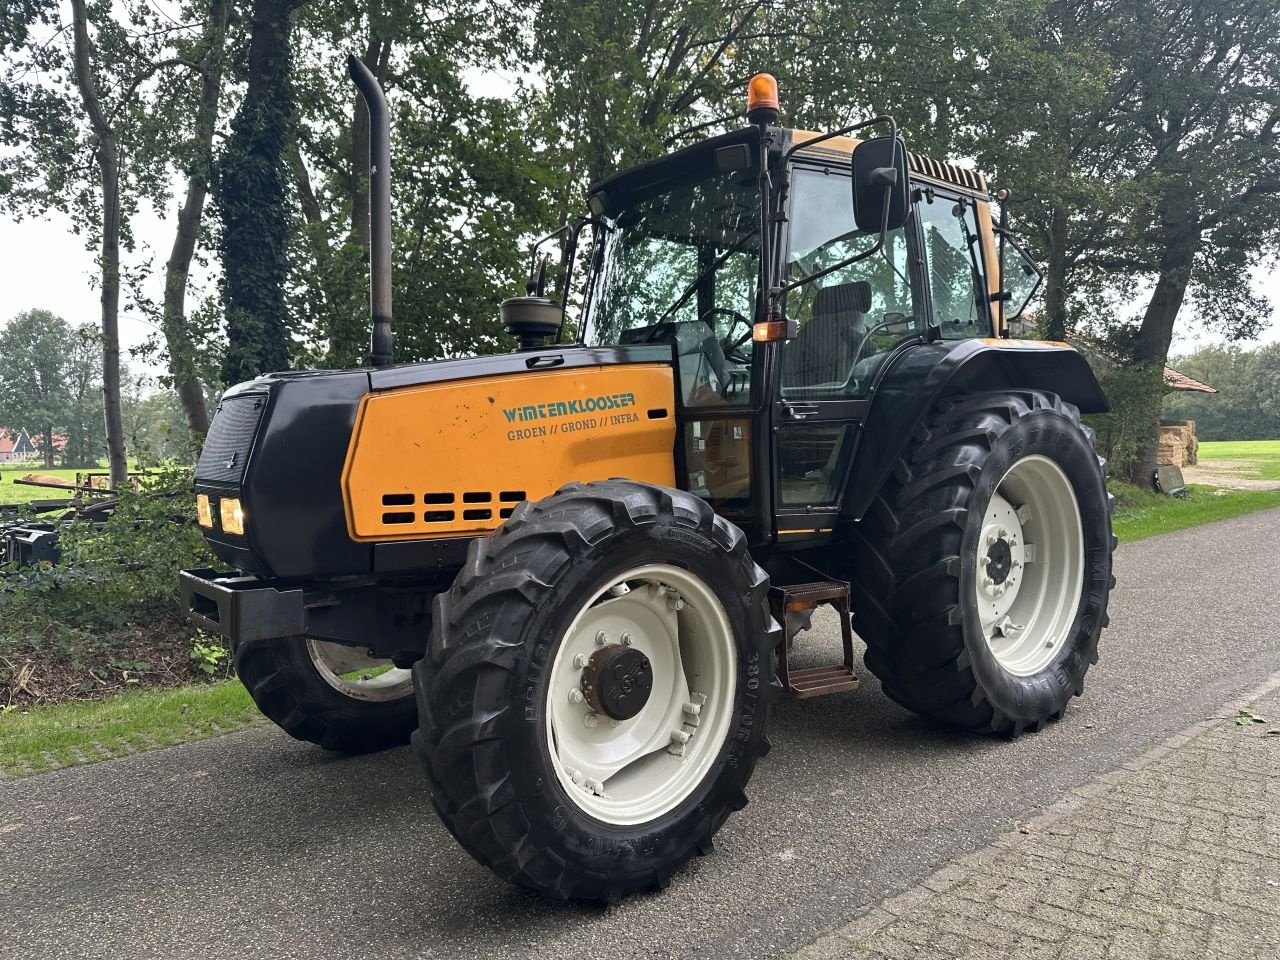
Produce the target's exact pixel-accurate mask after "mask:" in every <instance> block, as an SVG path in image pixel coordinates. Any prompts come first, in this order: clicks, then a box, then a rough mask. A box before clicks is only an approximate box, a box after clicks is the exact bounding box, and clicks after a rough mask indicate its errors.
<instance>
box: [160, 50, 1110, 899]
mask: <svg viewBox="0 0 1280 960" xmlns="http://www.w3.org/2000/svg"><path fill="white" fill-rule="evenodd" d="M350 69H351V73H352V77H353V79H354V81H355V83H356V85H357V87H358V89H359V90H360V92H361V94H362V96H363V97H364V98H365V100H366V102H367V103H368V106H369V108H370V116H371V127H372V133H373V135H372V143H371V150H370V153H371V159H370V177H371V190H370V194H371V200H370V206H371V222H372V224H373V230H372V244H371V250H370V261H371V267H370V269H371V283H370V290H371V305H372V315H373V326H372V334H371V345H370V347H371V349H370V354H371V363H370V365H369V366H367V367H364V368H361V369H355V370H342V371H327V370H313V371H291V372H283V373H275V374H270V375H266V376H261V377H259V378H257V379H255V380H253V381H250V382H247V383H242V384H239V385H238V386H235V387H232V388H230V389H228V390H227V392H226V393H225V394H224V395H223V397H222V399H221V402H220V404H219V406H218V409H217V413H216V416H215V417H214V419H213V422H212V426H211V428H210V430H209V433H208V436H207V438H206V442H205V445H204V448H203V452H202V454H201V456H200V459H199V463H198V466H197V468H196V471H195V485H194V493H195V496H196V508H197V516H198V522H199V524H200V525H201V527H202V530H203V533H204V536H205V537H206V538H207V540H208V543H209V546H210V547H211V549H212V552H213V553H214V554H215V555H216V556H217V557H218V558H219V560H220V561H221V562H222V563H224V564H225V565H226V568H227V569H224V570H213V569H201V570H187V571H183V572H182V574H181V580H182V595H183V602H184V605H185V608H186V611H187V612H188V613H189V614H190V616H191V617H192V618H193V619H194V620H195V621H196V622H198V623H200V624H202V625H203V626H204V627H205V628H206V629H208V630H211V631H215V632H220V633H221V634H222V635H223V636H225V637H226V638H227V639H228V641H229V644H230V646H231V647H232V649H233V651H234V662H235V669H236V672H237V674H238V676H239V678H240V679H241V681H243V683H244V684H245V686H246V687H247V688H248V690H249V692H250V694H251V695H252V697H253V699H254V701H255V702H256V704H257V706H258V707H259V708H260V709H261V711H262V712H263V713H264V714H265V715H266V716H267V717H269V718H270V719H271V720H273V721H274V722H275V723H276V724H278V725H279V726H280V727H282V728H283V729H284V730H285V731H286V732H287V733H289V734H291V735H292V736H293V737H295V738H298V739H300V740H304V741H310V742H312V743H315V744H319V745H320V746H322V747H325V748H328V749H330V750H335V751H346V752H352V753H354V752H363V751H371V750H377V749H380V748H385V747H391V746H395V745H398V744H404V743H408V742H412V744H413V748H414V750H415V751H416V754H417V756H418V757H419V758H420V760H421V765H422V768H423V770H424V771H425V774H426V779H427V781H428V783H429V785H430V790H431V795H432V799H433V803H434V806H435V808H436V810H437V812H438V814H439V816H440V818H441V819H442V820H443V821H444V824H445V826H446V827H447V828H448V830H449V832H450V833H451V834H452V835H453V836H454V837H455V838H456V839H457V841H458V842H459V843H460V844H461V845H462V846H463V847H464V848H465V849H466V850H467V852H468V853H470V854H471V855H472V856H473V857H475V858H476V859H477V860H478V861H479V862H480V863H482V864H485V865H487V866H488V867H490V868H491V869H492V870H493V871H495V872H496V873H497V874H499V875H500V876H501V877H503V878H505V879H507V880H509V881H511V882H514V883H516V884H519V885H522V886H524V887H526V888H529V889H532V890H534V891H537V892H539V893H541V894H544V895H546V896H548V897H551V898H556V899H562V900H585V901H604V902H610V901H614V900H616V899H617V898H619V897H622V896H625V895H628V894H630V893H633V892H636V891H641V890H648V889H655V888H662V887H663V886H665V885H666V884H667V882H668V880H669V878H670V877H671V875H672V873H673V872H674V871H676V870H678V869H679V868H680V867H681V866H682V865H684V864H685V863H686V862H687V861H688V860H689V859H690V858H691V857H693V856H694V855H701V854H707V853H709V852H710V851H711V849H712V839H713V836H714V835H715V833H716V832H717V831H718V830H719V829H720V827H721V826H722V825H723V824H724V822H725V820H726V818H727V817H728V816H729V815H730V814H731V813H733V812H734V811H736V810H738V809H740V808H741V807H742V806H743V805H744V804H745V803H746V802H747V797H746V788H747V784H748V781H749V779H750V777H751V774H752V770H753V768H754V767H755V765H756V763H757V761H759V760H760V759H761V758H762V757H764V756H765V754H766V753H767V752H768V750H769V739H768V721H769V712H770V706H771V704H773V703H774V702H775V701H776V700H777V699H778V698H779V697H781V696H784V695H787V694H790V695H792V696H797V697H817V696H823V695H835V696H840V695H842V694H843V695H847V694H848V693H849V691H851V690H853V689H854V688H855V687H856V686H857V684H858V682H859V677H858V676H857V670H856V665H855V654H856V645H855V634H856V636H857V637H858V638H860V639H861V641H862V643H863V644H865V654H864V656H863V662H864V663H865V666H866V669H867V670H868V671H869V672H870V673H871V674H873V675H874V676H875V677H876V678H877V679H878V680H879V681H880V684H881V685H882V687H883V690H884V692H885V693H886V694H887V695H888V696H889V697H890V698H892V699H893V700H894V701H896V702H897V703H899V704H901V705H902V706H903V707H905V708H907V709H908V710H911V711H914V712H915V713H917V714H920V715H923V716H925V717H928V718H933V719H934V720H936V721H940V722H943V723H946V724H951V725H954V726H957V727H960V728H963V729H965V730H969V731H976V732H982V733H988V734H993V735H997V736H1007V737H1014V736H1017V735H1018V734H1020V733H1022V732H1023V731H1038V730H1040V729H1041V728H1042V727H1043V726H1044V725H1045V724H1046V723H1047V722H1049V721H1053V720H1057V719H1059V718H1060V717H1062V715H1063V712H1064V711H1065V710H1066V708H1067V705H1068V703H1069V702H1070V701H1071V699H1072V697H1074V696H1079V695H1080V694H1081V693H1082V691H1083V689H1084V679H1085V674H1086V672H1087V671H1088V669H1089V667H1090V665H1091V664H1092V663H1094V662H1096V660H1097V650H1098V639H1099V634H1100V632H1101V630H1102V628H1103V627H1104V626H1106V624H1107V602H1108V597H1109V594H1110V591H1111V588H1112V586H1113V584H1114V580H1113V578H1112V572H1111V570H1112V551H1113V549H1114V544H1115V540H1114V537H1113V536H1112V532H1111V511H1112V506H1113V503H1114V500H1113V498H1112V497H1111V496H1110V495H1109V494H1108V492H1107V488H1106V480H1105V476H1106V469H1105V467H1106V465H1105V463H1104V461H1103V460H1102V459H1101V458H1100V457H1098V455H1097V454H1096V453H1095V450H1094V445H1093V435H1092V432H1091V431H1090V429H1089V428H1088V427H1087V426H1085V425H1084V424H1083V423H1082V422H1081V414H1082V413H1096V412H1104V411H1106V410H1107V409H1108V407H1107V400H1106V398H1105V396H1104V395H1103V392H1102V390H1101V389H1100V387H1099V385H1098V382H1097V380H1096V378H1095V377H1094V375H1093V373H1092V372H1091V370H1090V368H1089V365H1088V364H1087V362H1086V361H1085V359H1084V358H1083V357H1082V356H1081V355H1080V354H1079V353H1078V352H1076V351H1075V350H1074V349H1072V348H1071V347H1070V346H1069V345H1067V344H1064V343H1054V342H1042V341H1033V340H1024V339H1011V338H1010V335H1009V330H1010V323H1011V321H1012V320H1013V319H1014V318H1015V317H1016V316H1017V315H1018V314H1019V313H1020V312H1021V311H1022V309H1023V308H1024V307H1025V305H1026V303H1027V301H1028V300H1029V299H1030V297H1031V296H1032V294H1033V293H1034V288H1035V286H1036V285H1037V284H1038V282H1039V278H1040V275H1039V271H1038V270H1037V268H1036V267H1035V266H1034V265H1033V264H1032V262H1031V260H1030V259H1029V258H1028V257H1027V255H1026V254H1025V253H1024V251H1023V249H1022V247H1020V246H1019V244H1018V243H1017V242H1016V240H1015V239H1014V237H1013V236H1012V235H1011V234H1010V230H1009V226H1008V216H1007V210H1008V207H1009V202H1008V201H1009V197H1008V194H1007V193H1005V192H1003V191H1001V192H999V193H997V194H995V195H992V194H991V193H990V192H989V190H988V186H987V183H986V181H985V180H984V178H983V177H982V176H980V175H979V174H977V173H975V172H972V171H970V170H968V169H965V168H962V167H960V166H956V165H953V164H950V163H945V162H939V161H934V160H929V159H926V158H925V157H922V156H918V155H916V154H915V153H912V152H909V151H908V150H907V149H906V145H905V144H904V141H903V139H902V138H901V137H900V136H899V134H898V130H897V126H896V124H895V123H894V121H893V120H892V118H890V117H887V116H879V117H875V118H873V119H871V120H867V121H866V122H863V123H858V124H856V125H852V126H849V127H847V128H845V129H841V130H836V131H832V132H829V133H822V134H815V133H810V132H804V131H801V130H796V129H790V128H785V127H782V126H780V125H779V116H780V112H779V103H778V90H777V84H776V81H774V79H773V78H772V77H771V76H769V75H768V74H758V75H756V76H755V77H753V78H752V79H751V81H750V82H749V85H748V90H747V93H748V108H747V111H746V119H747V122H746V124H745V125H744V126H743V128H742V129H737V130H734V131H732V132H729V133H725V134H722V135H717V136H712V137H709V138H707V139H704V140H702V141H700V142H697V143H694V144H693V145H691V146H686V147H683V148H681V149H678V150H675V151H674V152H672V153H670V154H669V155H666V156H662V157H659V158H658V159H655V160H652V161H650V162H646V163H643V164H641V165H639V166H636V167H634V168H631V169H627V170H624V171H622V172H620V173H617V174H615V175H612V176H610V177H608V178H607V179H605V180H603V181H601V182H598V183H596V184H594V185H593V186H592V187H591V188H590V189H589V192H588V196H587V198H586V209H585V210H584V212H583V215H582V216H581V218H580V219H578V220H577V221H576V222H573V223H571V224H569V225H568V226H567V227H564V228H562V229H561V230H559V231H557V232H556V233H554V234H552V235H551V236H550V237H548V238H545V240H544V241H542V242H540V245H537V246H535V247H534V252H533V254H532V255H531V258H530V271H529V280H528V283H527V285H526V289H525V290H524V294H525V295H523V296H516V297H511V298H509V299H507V300H505V301H503V302H502V303H501V304H500V305H499V310H500V313H501V317H502V320H503V322H504V324H505V327H506V330H507V331H508V332H509V333H510V334H511V335H512V337H513V338H514V341H515V342H516V343H517V344H518V346H517V348H516V349H514V350H513V351H512V352H510V353H506V354H502V355H495V356H476V357H466V358H456V359H448V360H439V361H432V362H422V363H404V364H396V363H394V360H393V339H392V322H391V276H390V262H391V248H390V244H391V239H390V238H391V203H390V187H389V184H390V181H389V176H390V126H389V121H388V112H387V107H386V102H385V100H384V98H383V95H382V92H381V90H380V88H379V86H378V83H377V81H376V79H375V78H374V77H373V75H372V74H371V73H369V71H368V70H366V69H365V68H364V66H363V64H361V63H360V62H359V61H358V60H354V59H353V60H352V61H350ZM872 133H874V134H876V135H875V136H869V134H872ZM993 200H996V201H998V202H1000V207H999V210H1000V213H999V215H998V217H993V212H992V201H993ZM553 241H554V243H553ZM548 244H551V246H550V248H549V249H552V250H554V249H555V247H558V248H559V261H558V262H557V265H556V266H555V268H554V269H552V270H551V271H550V273H551V275H552V278H553V279H555V280H556V282H555V284H554V285H553V286H554V289H552V290H550V291H549V290H548V286H549V283H548V279H547V277H548V260H549V259H550V256H551V255H550V254H543V253H541V252H540V251H541V250H542V248H543V247H547V246H548ZM579 260H581V262H579ZM549 293H551V294H555V295H554V296H551V295H549ZM571 303H572V304H574V305H575V306H574V319H573V322H572V323H567V322H566V313H567V308H568V306H569V305H570V304H571ZM570 329H572V330H573V333H572V334H570V333H569V330H570ZM822 606H825V607H829V608H831V609H832V610H834V611H835V617H836V620H837V621H838V624H839V631H840V634H841V643H842V646H843V656H842V658H841V659H840V660H839V662H835V663H831V664H830V665H828V666H818V667H813V666H808V667H804V668H799V667H796V666H794V665H793V661H794V660H795V657H794V653H795V650H794V647H795V645H796V644H799V643H802V642H804V637H803V634H804V632H805V629H806V627H807V626H808V625H809V623H810V620H809V618H810V617H811V616H812V615H813V613H814V611H815V609H816V608H818V607H822ZM824 616H831V614H830V613H825V614H824Z"/></svg>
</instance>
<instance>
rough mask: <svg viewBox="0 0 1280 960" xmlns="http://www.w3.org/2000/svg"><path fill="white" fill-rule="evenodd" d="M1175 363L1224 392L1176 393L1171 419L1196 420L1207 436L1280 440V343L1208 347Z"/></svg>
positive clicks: (1168, 405)
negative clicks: (1258, 346) (1255, 348)
mask: <svg viewBox="0 0 1280 960" xmlns="http://www.w3.org/2000/svg"><path fill="white" fill-rule="evenodd" d="M1170 364H1171V365H1172V366H1173V367H1174V368H1175V369H1177V370H1178V372H1179V373H1185V374H1186V375H1187V376H1189V377H1194V378H1195V379H1196V380H1199V381H1200V382H1201V383H1207V384H1209V385H1210V386H1211V387H1214V388H1215V389H1217V391H1218V392H1217V393H1216V394H1208V393H1190V392H1176V393H1170V394H1169V395H1168V396H1167V397H1166V398H1165V401H1164V417H1165V418H1166V419H1171V420H1194V421H1195V422H1196V436H1197V437H1199V439H1201V440H1275V439H1280V344H1275V343H1273V344H1269V345H1267V346H1265V347H1262V348H1260V349H1258V350H1245V349H1242V348H1241V347H1240V346H1238V345H1235V344H1233V345H1230V346H1226V347H1205V348H1203V349H1201V350H1197V351H1196V352H1195V353H1192V354H1189V355H1186V356H1180V357H1173V358H1172V359H1171V360H1170Z"/></svg>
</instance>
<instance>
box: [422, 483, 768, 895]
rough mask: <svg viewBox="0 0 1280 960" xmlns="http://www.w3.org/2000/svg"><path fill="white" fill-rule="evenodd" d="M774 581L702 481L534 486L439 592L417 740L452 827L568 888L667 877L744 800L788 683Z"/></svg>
mask: <svg viewBox="0 0 1280 960" xmlns="http://www.w3.org/2000/svg"><path fill="white" fill-rule="evenodd" d="M768 590H769V581H768V578H767V576H766V575H765V573H764V571H762V570H761V569H760V568H759V567H758V566H756V564H755V563H754V562H752V560H751V557H750V556H749V555H748V553H747V549H746V543H745V540H744V538H743V535H742V533H741V531H740V530H738V529H737V527H735V526H733V525H732V524H730V523H728V522H727V521H726V520H724V519H723V518H721V517H719V516H717V515H716V514H715V513H714V512H713V511H712V509H711V508H710V507H709V506H708V505H707V504H706V503H705V502H703V501H702V500H700V499H698V498H697V497H695V496H693V495H691V494H689V493H685V492H682V491H679V490H672V489H668V488H665V487H655V486H650V485H646V484H641V483H634V482H631V481H624V480H610V481H605V482H601V483H590V484H571V485H569V486H566V487H564V488H562V489H561V490H560V491H558V492H557V493H555V494H554V495H552V496H550V497H548V498H546V499H544V500H541V501H539V502H537V503H524V504H521V505H520V506H519V507H517V508H516V510H515V512H514V514H513V515H512V516H511V518H510V519H509V520H508V521H507V522H506V523H505V524H504V525H503V526H502V527H501V528H500V529H499V530H498V531H496V532H495V533H494V534H493V535H492V536H490V537H488V538H484V539H480V540H477V541H475V542H474V543H473V544H472V546H471V549H470V553H469V554H468V558H467V563H466V566H465V567H464V568H463V570H462V571H461V572H460V573H459V574H458V577H457V579H456V580H455V581H454V584H453V587H452V589H451V590H449V591H448V592H447V593H445V594H441V595H440V596H438V597H437V598H436V602H435V608H434V611H433V613H434V616H433V627H432V635H431V642H430V644H429V647H428V656H427V658H426V659H424V660H422V661H420V662H419V663H417V664H416V665H415V666H414V668H413V670H414V677H415V681H416V687H417V692H418V702H419V713H420V727H419V729H418V732H417V733H415V734H414V738H413V742H414V746H415V748H416V749H417V751H418V754H419V756H420V758H421V760H422V763H423V766H424V768H425V770H426V773H427V777H428V780H429V781H430V784H431V792H432V799H433V801H434V803H435V805H436V808H437V810H438V811H439V813H440V816H441V818H442V819H443V820H444V823H445V825H446V826H447V827H448V828H449V830H450V832H452V833H453V835H454V836H455V837H456V838H457V839H458V841H459V842H460V843H461V844H462V845H463V847H465V848H466V850H467V851H468V852H469V853H470V854H471V855H472V856H473V857H475V858H476V859H477V860H478V861H479V862H480V863H482V864H484V865H486V866H488V867H490V868H491V869H493V870H494V871H495V872H496V873H497V874H498V875H499V876H501V877H503V878H505V879H507V880H509V881H511V882H514V883H516V884H519V885H521V886H524V887H527V888H530V889H533V890H536V891H538V892H539V893H542V894H544V895H547V896H550V897H554V898H557V899H575V900H592V901H613V900H616V899H618V898H619V897H621V896H624V895H626V894H629V893H632V892H635V891H639V890H645V889H653V888H660V887H663V886H665V885H666V883H667V880H668V878H669V877H670V875H671V873H672V871H674V870H675V869H677V868H678V867H679V866H681V865H682V864H683V863H685V862H686V861H687V860H688V859H689V858H690V857H691V856H692V855H693V854H694V853H706V852H708V851H709V850H710V849H711V838H712V835H713V834H715V832H716V831H717V830H718V829H719V828H720V826H721V825H722V824H723V823H724V821H725V819H726V818H727V817H728V816H729V814H730V813H731V812H733V811H734V810H738V809H740V808H741V807H742V806H743V805H744V804H745V803H746V794H745V793H744V788H745V787H746V784H747V780H748V779H749V777H750V776H751V771H752V769H753V768H754V766H755V763H756V760H757V759H758V758H760V757H762V756H764V754H765V753H766V751H767V749H768V745H769V744H768V740H767V738H766V735H765V727H766V723H767V718H768V710H769V703H770V701H771V700H772V699H773V698H774V696H775V694H776V692H777V691H778V689H779V688H778V687H777V682H776V680H775V679H774V676H773V669H772V663H773V660H772V652H773V648H774V646H775V645H776V643H777V641H778V639H779V637H778V634H779V631H778V627H777V625H776V624H775V623H774V621H773V619H772V617H771V616H770V613H769V607H768Z"/></svg>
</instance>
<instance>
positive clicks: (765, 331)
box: [751, 320, 799, 343]
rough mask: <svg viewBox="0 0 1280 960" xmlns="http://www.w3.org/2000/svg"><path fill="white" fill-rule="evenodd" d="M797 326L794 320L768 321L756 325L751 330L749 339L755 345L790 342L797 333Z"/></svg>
mask: <svg viewBox="0 0 1280 960" xmlns="http://www.w3.org/2000/svg"><path fill="white" fill-rule="evenodd" d="M798 327H799V324H797V323H796V322H795V321H794V320H768V321H766V322H764V323H757V324H756V325H755V326H753V327H752V328H751V339H752V340H754V341H755V342H756V343H769V342H770V341H772V340H792V339H794V338H795V335H796V334H797V333H798V332H799V330H798Z"/></svg>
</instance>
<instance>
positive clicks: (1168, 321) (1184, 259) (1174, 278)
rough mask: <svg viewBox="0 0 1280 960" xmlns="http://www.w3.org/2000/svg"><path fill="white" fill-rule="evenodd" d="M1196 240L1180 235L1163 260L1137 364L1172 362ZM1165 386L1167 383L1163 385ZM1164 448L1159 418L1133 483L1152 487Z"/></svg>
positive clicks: (1135, 354)
mask: <svg viewBox="0 0 1280 960" xmlns="http://www.w3.org/2000/svg"><path fill="white" fill-rule="evenodd" d="M1195 245H1196V237H1195V236H1194V235H1176V236H1175V237H1174V238H1173V240H1172V241H1171V243H1170V245H1169V246H1168V247H1166V248H1165V252H1164V255H1163V256H1162V257H1161V258H1160V277H1159V279H1158V280H1157V281H1156V288H1155V290H1154V291H1152V293H1151V300H1150V301H1149V302H1148V303H1147V309H1146V312H1145V313H1144V314H1143V315H1142V325H1141V326H1140V327H1139V328H1138V337H1137V340H1136V341H1135V342H1134V349H1133V361H1134V363H1138V364H1142V365H1143V366H1150V367H1157V366H1158V367H1163V366H1164V364H1165V362H1166V361H1167V360H1168V359H1169V344H1170V343H1172V342H1173V325H1174V322H1175V321H1176V320H1177V318H1178V311H1179V310H1180V309H1181V308H1182V300H1183V297H1185V296H1186V293H1187V285H1188V284H1189V283H1190V282H1191V268H1192V264H1193V263H1194V262H1195V252H1196V251H1195ZM1161 382H1163V381H1161ZM1159 445H1160V420H1159V414H1158V413H1157V414H1156V417H1155V418H1154V419H1153V420H1152V422H1151V423H1149V424H1148V425H1147V429H1146V437H1145V438H1144V439H1143V441H1142V446H1141V448H1140V452H1139V454H1138V457H1137V460H1136V463H1135V466H1134V474H1133V476H1131V477H1130V478H1129V479H1130V480H1131V481H1132V482H1133V483H1137V484H1139V485H1142V486H1144V487H1150V486H1151V484H1152V482H1153V481H1152V478H1153V477H1154V476H1155V471H1156V457H1157V451H1158V448H1159Z"/></svg>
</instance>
